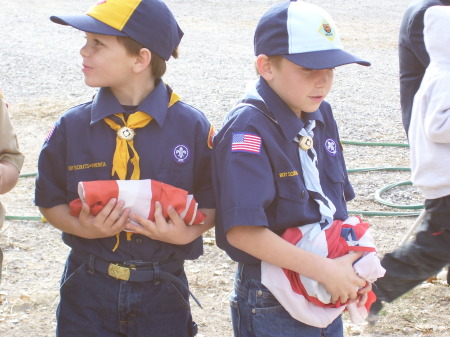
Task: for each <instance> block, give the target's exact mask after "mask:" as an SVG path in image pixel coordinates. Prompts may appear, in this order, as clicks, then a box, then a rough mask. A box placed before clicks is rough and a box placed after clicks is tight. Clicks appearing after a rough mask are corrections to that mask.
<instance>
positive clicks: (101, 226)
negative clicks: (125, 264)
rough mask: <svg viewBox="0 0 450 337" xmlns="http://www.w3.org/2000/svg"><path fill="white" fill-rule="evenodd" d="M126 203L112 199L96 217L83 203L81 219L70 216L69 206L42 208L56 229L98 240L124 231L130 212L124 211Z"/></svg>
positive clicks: (44, 214)
mask: <svg viewBox="0 0 450 337" xmlns="http://www.w3.org/2000/svg"><path fill="white" fill-rule="evenodd" d="M123 206H124V202H123V201H117V200H116V199H111V200H110V201H109V202H108V203H107V204H106V206H105V207H104V208H103V209H102V210H101V211H100V212H99V213H98V214H97V215H96V216H93V215H91V214H90V208H89V205H88V204H86V203H83V207H82V209H81V213H80V215H79V217H74V216H72V215H70V213H69V212H70V208H69V205H67V204H62V205H57V206H55V207H51V208H43V207H40V208H39V210H40V211H41V213H42V215H43V216H44V217H45V219H46V220H47V221H48V222H49V223H50V224H51V225H53V226H54V227H56V228H58V229H60V230H61V231H63V232H65V233H68V234H73V235H76V236H79V237H82V238H85V239H98V238H105V237H110V236H114V235H116V234H117V233H120V232H121V231H123V230H124V228H125V226H126V224H127V222H128V215H129V210H128V209H125V210H124V209H123Z"/></svg>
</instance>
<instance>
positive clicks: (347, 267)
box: [227, 226, 366, 303]
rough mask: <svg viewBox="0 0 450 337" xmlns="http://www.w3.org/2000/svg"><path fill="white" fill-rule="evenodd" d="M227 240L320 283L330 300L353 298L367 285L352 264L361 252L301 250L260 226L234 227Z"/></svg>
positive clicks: (250, 252)
mask: <svg viewBox="0 0 450 337" xmlns="http://www.w3.org/2000/svg"><path fill="white" fill-rule="evenodd" d="M227 239H228V242H229V243H230V244H231V245H233V246H234V247H236V248H238V249H240V250H242V251H244V252H246V253H248V254H250V255H252V256H254V257H256V258H258V259H260V260H263V261H266V262H269V263H271V264H273V265H277V266H280V267H283V268H286V269H290V270H292V271H295V272H297V273H299V274H301V275H304V276H307V277H309V278H312V279H314V280H317V281H318V282H320V283H322V284H323V285H324V287H325V288H326V289H327V291H328V292H329V293H330V294H331V300H332V302H333V303H336V302H337V300H340V301H341V303H345V302H347V300H349V299H350V300H353V299H356V298H357V296H358V290H359V288H360V287H363V286H364V285H365V284H366V282H365V281H364V280H363V279H362V278H360V277H358V276H357V275H356V273H355V271H354V270H353V267H352V263H353V262H354V261H355V260H357V259H358V258H360V257H361V253H350V254H347V255H344V256H342V257H339V258H336V259H328V258H325V257H322V256H319V255H316V254H313V253H311V252H308V251H306V250H304V249H300V248H298V247H296V246H294V245H293V244H291V243H289V242H287V241H285V240H284V239H283V238H281V237H280V236H278V235H276V234H275V233H273V232H272V231H270V230H269V229H267V228H266V227H262V226H261V227H257V226H235V227H233V228H231V229H230V230H229V231H228V232H227ZM268 247H270V249H268Z"/></svg>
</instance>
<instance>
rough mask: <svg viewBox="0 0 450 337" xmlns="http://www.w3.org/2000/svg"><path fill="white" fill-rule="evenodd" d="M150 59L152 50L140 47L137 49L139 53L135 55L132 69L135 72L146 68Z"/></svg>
mask: <svg viewBox="0 0 450 337" xmlns="http://www.w3.org/2000/svg"><path fill="white" fill-rule="evenodd" d="M151 60H152V52H151V51H150V50H149V49H147V48H141V50H140V51H139V55H138V56H137V57H136V61H135V63H134V70H135V71H136V72H141V71H143V70H144V69H147V68H148V67H149V65H150V62H151Z"/></svg>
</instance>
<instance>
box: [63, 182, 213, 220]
mask: <svg viewBox="0 0 450 337" xmlns="http://www.w3.org/2000/svg"><path fill="white" fill-rule="evenodd" d="M78 195H79V196H80V198H79V199H75V200H73V201H72V202H71V203H70V204H69V207H70V214H71V215H73V216H78V215H79V214H80V212H81V207H82V201H84V202H86V203H87V204H88V205H89V207H90V209H91V214H92V215H97V214H98V213H99V212H100V211H101V210H102V209H103V207H104V206H105V205H106V204H107V203H108V201H109V200H111V198H116V199H117V200H123V201H124V202H125V206H124V208H129V209H130V210H131V213H134V214H138V215H140V216H142V217H145V218H147V219H149V220H152V221H155V202H156V201H159V202H160V203H161V206H162V212H163V216H164V218H166V219H167V218H168V214H167V207H168V206H169V205H172V206H173V208H174V209H175V210H176V211H177V213H178V214H179V215H180V216H181V218H182V219H183V220H184V222H185V223H186V224H187V225H195V224H200V223H202V222H203V221H204V220H205V215H204V214H203V213H202V212H201V211H199V210H198V209H197V208H198V204H197V202H196V201H195V199H194V197H193V196H192V195H191V194H188V192H187V191H185V190H183V189H181V188H177V187H174V186H172V185H169V184H164V183H161V182H159V181H156V180H151V179H145V180H95V181H80V182H79V183H78Z"/></svg>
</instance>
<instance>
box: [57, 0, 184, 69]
mask: <svg viewBox="0 0 450 337" xmlns="http://www.w3.org/2000/svg"><path fill="white" fill-rule="evenodd" d="M50 20H52V21H53V22H56V23H59V24H61V25H69V26H72V27H74V28H76V29H79V30H81V31H84V32H88V33H95V34H103V35H114V36H128V37H130V38H132V39H133V40H135V41H137V42H139V43H140V44H141V45H143V46H144V47H146V48H148V49H150V50H151V51H153V52H155V53H156V54H158V55H159V56H161V57H162V58H164V59H165V60H168V59H169V58H170V56H171V55H172V53H173V51H174V50H175V49H176V48H177V47H178V45H179V44H180V41H181V38H182V37H183V32H182V30H181V29H180V27H179V26H178V23H177V21H176V20H175V18H174V16H173V14H172V12H171V11H170V9H169V8H168V7H167V6H166V4H165V3H164V2H162V1H160V0H101V1H98V2H97V4H95V5H94V6H92V7H91V8H90V9H89V10H88V11H87V12H86V14H82V15H63V16H51V17H50Z"/></svg>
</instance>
